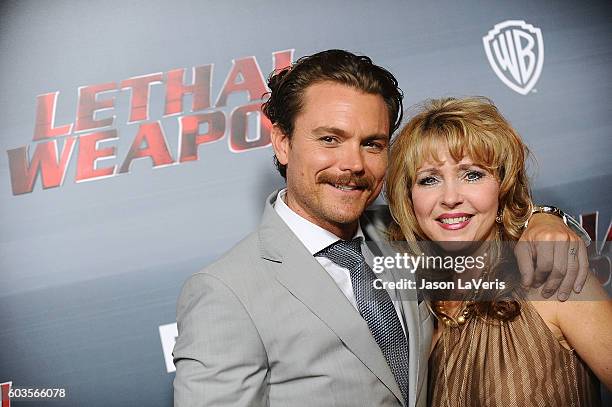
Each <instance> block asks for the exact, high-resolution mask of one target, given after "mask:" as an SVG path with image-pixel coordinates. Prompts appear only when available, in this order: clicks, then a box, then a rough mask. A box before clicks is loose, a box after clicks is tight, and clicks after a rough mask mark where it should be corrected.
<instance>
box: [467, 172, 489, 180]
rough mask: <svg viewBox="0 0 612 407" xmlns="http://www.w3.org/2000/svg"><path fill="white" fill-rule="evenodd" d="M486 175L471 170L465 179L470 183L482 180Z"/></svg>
mask: <svg viewBox="0 0 612 407" xmlns="http://www.w3.org/2000/svg"><path fill="white" fill-rule="evenodd" d="M484 176H485V174H484V173H483V172H481V171H476V170H471V171H468V172H466V173H465V179H466V180H467V181H468V182H475V181H478V180H480V179H482V178H483V177H484Z"/></svg>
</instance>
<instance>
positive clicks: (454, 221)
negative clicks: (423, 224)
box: [436, 213, 473, 230]
mask: <svg viewBox="0 0 612 407" xmlns="http://www.w3.org/2000/svg"><path fill="white" fill-rule="evenodd" d="M472 216H473V215H470V214H467V213H456V214H455V213H454V214H444V215H442V216H440V217H439V218H438V219H436V221H437V222H438V225H440V227H441V228H442V229H446V230H459V229H463V228H464V227H466V226H467V225H468V224H469V223H470V220H472Z"/></svg>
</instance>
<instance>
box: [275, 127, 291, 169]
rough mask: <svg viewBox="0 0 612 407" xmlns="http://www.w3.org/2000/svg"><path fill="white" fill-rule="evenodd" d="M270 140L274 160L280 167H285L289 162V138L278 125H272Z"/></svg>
mask: <svg viewBox="0 0 612 407" xmlns="http://www.w3.org/2000/svg"><path fill="white" fill-rule="evenodd" d="M270 138H271V139H272V148H273V149H274V154H275V155H276V159H277V160H278V162H279V163H281V164H282V165H287V163H288V162H289V148H290V147H289V137H287V135H286V134H285V133H283V131H282V130H281V129H280V127H278V125H276V124H274V125H272V132H271V133H270Z"/></svg>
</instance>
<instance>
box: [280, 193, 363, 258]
mask: <svg viewBox="0 0 612 407" xmlns="http://www.w3.org/2000/svg"><path fill="white" fill-rule="evenodd" d="M286 193H287V189H286V188H285V189H281V190H280V191H279V192H278V195H277V196H276V202H274V210H275V211H276V213H277V214H278V216H280V217H281V219H282V220H283V221H285V223H286V224H287V226H289V229H291V231H292V232H293V233H294V234H295V235H296V236H297V238H298V239H300V241H301V242H302V244H303V245H304V246H306V249H308V252H310V254H312V255H314V254H315V253H318V252H320V251H321V250H323V249H325V248H326V247H327V246H329V245H330V244H332V243H335V242H337V241H338V240H340V238H339V237H338V236H336V235H334V234H333V233H331V232H329V231H328V230H325V229H323V228H322V227H320V226H318V225H315V224H314V223H312V222H310V221H309V220H306V219H304V218H303V217H301V216H300V215H298V214H297V213H295V212H294V211H293V209H291V208H289V207H288V206H287V204H286V203H285V194H286ZM357 237H361V238H362V239H363V240H362V245H363V243H364V242H365V236H364V234H363V231H362V230H361V225H358V226H357V232H356V233H355V236H353V239H354V238H357Z"/></svg>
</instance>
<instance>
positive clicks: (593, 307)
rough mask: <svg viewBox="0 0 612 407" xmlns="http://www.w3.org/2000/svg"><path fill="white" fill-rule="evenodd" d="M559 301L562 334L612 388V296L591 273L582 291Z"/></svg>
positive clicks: (604, 382) (558, 317) (603, 381)
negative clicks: (566, 299)
mask: <svg viewBox="0 0 612 407" xmlns="http://www.w3.org/2000/svg"><path fill="white" fill-rule="evenodd" d="M556 304H557V322H558V326H559V328H560V329H561V332H562V333H563V336H564V337H565V339H566V340H567V341H568V342H569V344H570V345H571V346H572V347H573V348H574V349H575V350H576V352H577V353H578V355H580V357H581V358H582V360H584V362H585V363H586V364H587V365H588V366H589V367H590V368H591V370H592V371H593V372H594V373H595V375H596V376H597V377H598V378H599V380H600V381H601V382H602V383H603V384H604V385H605V386H606V387H607V388H608V390H610V389H612V300H610V298H609V296H608V295H607V294H606V292H605V291H604V290H603V288H602V287H601V285H600V283H599V282H598V281H597V279H596V278H595V276H593V275H592V274H591V273H589V276H588V278H587V280H586V283H585V285H584V289H583V290H582V292H581V293H580V294H575V293H574V294H572V296H571V297H570V298H569V301H566V302H563V303H562V302H557V303H556Z"/></svg>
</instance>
